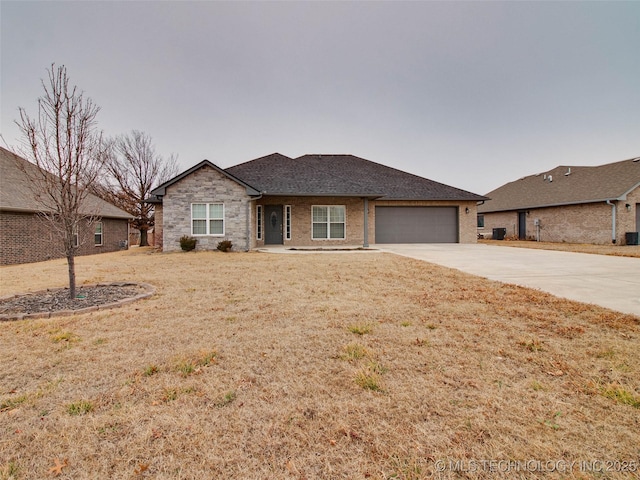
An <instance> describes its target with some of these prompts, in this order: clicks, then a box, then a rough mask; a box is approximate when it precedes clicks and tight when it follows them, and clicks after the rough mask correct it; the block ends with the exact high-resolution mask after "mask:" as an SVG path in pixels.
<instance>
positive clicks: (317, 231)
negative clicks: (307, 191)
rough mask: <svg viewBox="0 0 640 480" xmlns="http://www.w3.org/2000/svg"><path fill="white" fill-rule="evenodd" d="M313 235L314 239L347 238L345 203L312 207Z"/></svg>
mask: <svg viewBox="0 0 640 480" xmlns="http://www.w3.org/2000/svg"><path fill="white" fill-rule="evenodd" d="M311 217H312V224H313V225H312V233H311V235H312V237H311V238H313V239H314V240H344V239H345V232H346V228H345V207H344V205H314V206H313V207H311Z"/></svg>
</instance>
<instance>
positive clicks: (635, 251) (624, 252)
mask: <svg viewBox="0 0 640 480" xmlns="http://www.w3.org/2000/svg"><path fill="white" fill-rule="evenodd" d="M478 243H485V244H487V245H499V246H502V247H519V248H537V249H541V250H559V251H562V252H577V253H593V254H597V255H613V256H617V257H635V258H640V245H592V244H589V243H556V242H532V241H527V240H506V239H505V240H478Z"/></svg>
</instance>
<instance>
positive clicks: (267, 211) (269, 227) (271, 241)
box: [264, 205, 283, 245]
mask: <svg viewBox="0 0 640 480" xmlns="http://www.w3.org/2000/svg"><path fill="white" fill-rule="evenodd" d="M264 223H265V228H264V243H265V244H266V245H282V243H283V242H282V205H265V206H264Z"/></svg>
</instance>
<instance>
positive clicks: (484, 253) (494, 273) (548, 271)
mask: <svg viewBox="0 0 640 480" xmlns="http://www.w3.org/2000/svg"><path fill="white" fill-rule="evenodd" d="M376 247H377V248H380V249H382V250H385V251H388V252H392V253H396V254H398V255H404V256H407V257H411V258H416V259H418V260H425V261H427V262H431V263H436V264H438V265H443V266H445V267H450V268H455V269H458V270H462V271H463V272H467V273H472V274H474V275H479V276H481V277H486V278H489V279H491V280H497V281H499V282H505V283H513V284H516V285H522V286H526V287H532V288H536V289H539V290H542V291H545V292H548V293H551V294H553V295H556V296H558V297H564V298H568V299H571V300H577V301H579V302H584V303H592V304H596V305H600V306H602V307H606V308H610V309H612V310H617V311H619V312H624V313H631V314H634V315H638V316H640V258H629V257H613V256H608V255H592V254H586V253H570V252H556V251H551V250H533V249H528V248H515V247H500V246H494V245H480V244H420V245H417V244H411V245H408V244H407V245H389V244H387V245H376Z"/></svg>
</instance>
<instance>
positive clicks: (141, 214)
mask: <svg viewBox="0 0 640 480" xmlns="http://www.w3.org/2000/svg"><path fill="white" fill-rule="evenodd" d="M105 166H106V170H107V175H106V177H105V178H103V179H102V182H101V183H100V184H99V185H98V186H97V190H96V194H98V195H99V196H101V197H102V198H104V199H105V200H108V201H109V202H111V203H113V204H115V205H117V206H118V207H120V208H121V209H123V210H124V211H126V212H128V213H130V214H131V215H133V216H134V220H133V221H132V222H131V225H132V226H133V227H134V228H136V229H138V230H140V246H141V247H145V246H147V245H149V242H148V240H147V232H148V230H149V229H150V228H152V227H153V226H154V215H153V213H154V210H153V205H152V204H149V203H145V200H147V199H148V198H149V195H150V193H151V190H152V189H153V188H154V187H156V186H158V185H159V184H161V183H163V182H164V181H166V180H169V179H170V178H171V177H173V176H175V175H176V174H177V173H178V165H177V162H176V157H175V156H174V155H171V156H169V158H167V159H165V158H164V157H162V156H161V155H159V154H158V153H156V151H155V148H154V146H153V141H152V139H151V137H150V136H149V135H147V134H146V133H144V132H141V131H139V130H132V131H131V133H129V134H125V135H119V136H118V137H116V138H115V140H113V141H112V148H111V154H110V155H109V160H108V161H107V163H106V165H105Z"/></svg>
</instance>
